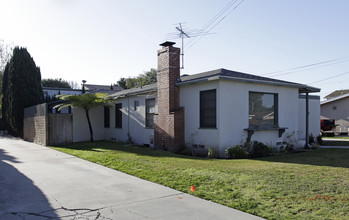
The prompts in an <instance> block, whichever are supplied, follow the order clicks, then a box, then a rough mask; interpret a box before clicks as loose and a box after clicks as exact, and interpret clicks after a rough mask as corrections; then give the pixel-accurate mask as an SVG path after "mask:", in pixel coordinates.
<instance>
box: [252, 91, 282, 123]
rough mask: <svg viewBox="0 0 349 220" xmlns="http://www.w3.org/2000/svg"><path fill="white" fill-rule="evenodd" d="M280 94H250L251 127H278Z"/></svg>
mask: <svg viewBox="0 0 349 220" xmlns="http://www.w3.org/2000/svg"><path fill="white" fill-rule="evenodd" d="M278 109H279V108H278V94H276V93H262V92H250V93H249V120H248V122H249V127H250V128H272V127H277V126H278V115H279V114H278Z"/></svg>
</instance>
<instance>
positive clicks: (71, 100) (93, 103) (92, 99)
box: [54, 93, 113, 142]
mask: <svg viewBox="0 0 349 220" xmlns="http://www.w3.org/2000/svg"><path fill="white" fill-rule="evenodd" d="M57 97H58V98H59V99H61V100H63V103H61V104H58V105H56V106H54V108H58V110H59V111H60V110H62V109H64V108H68V107H73V108H82V109H83V110H84V111H85V115H86V119H87V123H88V127H89V130H90V140H91V142H93V129H92V125H91V120H90V115H89V111H90V109H91V108H93V107H97V106H111V103H112V102H113V99H112V98H110V97H109V96H108V95H107V94H105V93H84V94H82V95H58V96H57Z"/></svg>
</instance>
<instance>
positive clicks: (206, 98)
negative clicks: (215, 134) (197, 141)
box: [200, 89, 217, 128]
mask: <svg viewBox="0 0 349 220" xmlns="http://www.w3.org/2000/svg"><path fill="white" fill-rule="evenodd" d="M216 121H217V92H216V89H211V90H206V91H200V128H216V126H217V122H216Z"/></svg>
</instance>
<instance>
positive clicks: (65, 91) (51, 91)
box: [42, 87, 82, 99]
mask: <svg viewBox="0 0 349 220" xmlns="http://www.w3.org/2000/svg"><path fill="white" fill-rule="evenodd" d="M42 91H43V93H44V99H45V98H47V96H49V97H50V98H51V99H52V98H53V97H55V96H56V95H80V94H81V93H82V92H81V89H69V88H52V87H43V88H42Z"/></svg>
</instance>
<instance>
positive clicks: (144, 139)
mask: <svg viewBox="0 0 349 220" xmlns="http://www.w3.org/2000/svg"><path fill="white" fill-rule="evenodd" d="M151 98H155V103H157V100H156V94H146V95H136V96H130V97H125V98H118V99H117V100H116V102H115V103H122V113H123V114H122V128H115V108H111V109H110V128H104V139H105V140H111V141H122V142H128V141H129V136H128V133H129V135H130V138H131V141H132V142H133V143H135V144H138V145H144V144H149V146H151V147H153V146H154V145H153V138H154V129H152V128H146V127H145V102H146V99H151ZM135 100H137V101H139V106H138V110H137V111H134V101H135ZM102 115H103V114H102ZM103 126H104V121H103Z"/></svg>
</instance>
